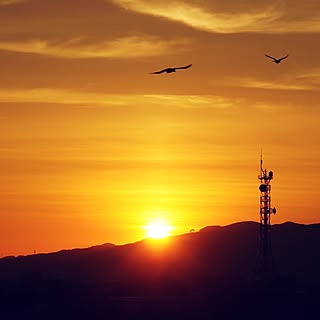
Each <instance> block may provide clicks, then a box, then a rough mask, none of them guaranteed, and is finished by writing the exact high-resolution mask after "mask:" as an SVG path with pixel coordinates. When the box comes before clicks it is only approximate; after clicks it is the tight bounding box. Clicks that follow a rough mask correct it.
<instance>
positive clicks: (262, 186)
mask: <svg viewBox="0 0 320 320" xmlns="http://www.w3.org/2000/svg"><path fill="white" fill-rule="evenodd" d="M259 190H260V191H261V192H267V191H268V186H267V185H266V184H260V186H259Z"/></svg>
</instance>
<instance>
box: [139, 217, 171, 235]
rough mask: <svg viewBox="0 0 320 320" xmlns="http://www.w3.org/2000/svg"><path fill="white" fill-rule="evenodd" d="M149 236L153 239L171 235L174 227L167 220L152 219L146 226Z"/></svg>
mask: <svg viewBox="0 0 320 320" xmlns="http://www.w3.org/2000/svg"><path fill="white" fill-rule="evenodd" d="M145 229H146V231H147V237H148V238H153V239H162V238H165V237H168V236H169V235H170V231H171V230H172V227H171V226H169V225H168V224H167V223H166V221H164V220H161V219H157V220H153V221H151V222H150V223H149V224H148V225H147V226H146V227H145Z"/></svg>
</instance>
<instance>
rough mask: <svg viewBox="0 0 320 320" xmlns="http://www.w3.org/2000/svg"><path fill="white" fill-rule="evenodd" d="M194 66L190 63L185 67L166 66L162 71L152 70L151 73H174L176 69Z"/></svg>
mask: <svg viewBox="0 0 320 320" xmlns="http://www.w3.org/2000/svg"><path fill="white" fill-rule="evenodd" d="M191 66H192V64H188V65H187V66H184V67H174V68H166V69H163V70H160V71H155V72H150V74H160V73H164V72H166V73H172V72H176V70H178V69H188V68H190V67H191Z"/></svg>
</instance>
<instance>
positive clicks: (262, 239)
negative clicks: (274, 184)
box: [257, 149, 276, 278]
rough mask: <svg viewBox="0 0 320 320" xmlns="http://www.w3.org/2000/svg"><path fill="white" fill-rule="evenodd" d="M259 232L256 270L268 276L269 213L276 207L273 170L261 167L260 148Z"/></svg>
mask: <svg viewBox="0 0 320 320" xmlns="http://www.w3.org/2000/svg"><path fill="white" fill-rule="evenodd" d="M258 179H259V180H260V186H259V190H260V233H259V251H258V257H257V271H258V274H259V276H260V277H262V278H269V277H270V276H271V275H272V272H273V257H272V247H271V219H270V216H271V214H272V213H273V214H275V213H276V208H271V180H272V179H273V172H272V171H269V172H268V171H267V169H264V168H263V158H262V149H261V154H260V174H259V175H258Z"/></svg>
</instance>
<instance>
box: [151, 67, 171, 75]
mask: <svg viewBox="0 0 320 320" xmlns="http://www.w3.org/2000/svg"><path fill="white" fill-rule="evenodd" d="M167 70H168V68H166V69H163V70H160V71H155V72H151V73H150V74H160V73H163V72H166V71H167Z"/></svg>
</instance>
